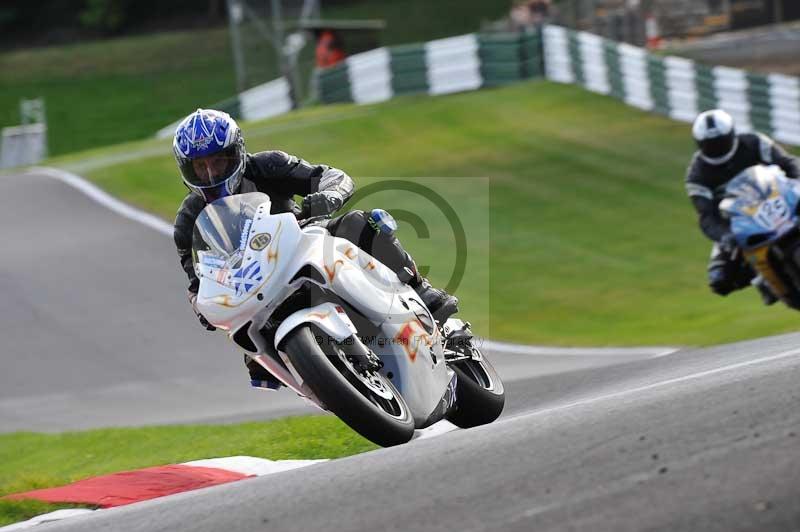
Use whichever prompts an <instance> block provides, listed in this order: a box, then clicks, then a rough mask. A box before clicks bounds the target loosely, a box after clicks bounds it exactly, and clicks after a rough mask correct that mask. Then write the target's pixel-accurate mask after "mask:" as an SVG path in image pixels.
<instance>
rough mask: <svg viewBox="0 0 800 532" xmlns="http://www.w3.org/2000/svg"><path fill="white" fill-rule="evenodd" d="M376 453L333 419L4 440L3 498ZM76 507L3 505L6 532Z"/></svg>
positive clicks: (0, 438)
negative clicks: (250, 464)
mask: <svg viewBox="0 0 800 532" xmlns="http://www.w3.org/2000/svg"><path fill="white" fill-rule="evenodd" d="M374 448H375V445H373V444H372V443H370V442H369V441H367V440H365V439H364V438H362V437H361V436H359V435H358V434H356V433H355V432H353V431H352V430H350V429H349V428H348V427H347V426H345V425H344V423H342V422H341V421H339V420H338V419H337V418H335V417H333V416H314V417H298V418H288V419H281V420H276V421H269V422H265V423H245V424H240V425H223V426H203V425H187V426H172V427H149V428H135V429H106V430H92V431H86V432H67V433H63V434H34V433H15V434H2V435H0V497H2V496H3V495H8V494H11V493H20V492H24V491H28V490H33V489H40V488H47V487H54V486H62V485H64V484H68V483H69V482H74V481H76V480H80V479H83V478H87V477H91V476H97V475H103V474H108V473H115V472H119V471H126V470H131V469H140V468H144V467H150V466H155V465H164V464H175V463H181V462H188V461H190V460H199V459H203V458H215V457H221V456H238V455H244V456H258V457H263V458H269V459H270V460H286V459H313V458H338V457H342V456H348V455H352V454H357V453H361V452H364V451H368V450H371V449H374ZM75 506H76V505H50V504H45V503H39V502H34V501H9V500H0V526H3V525H7V524H9V523H13V522H17V521H21V520H24V519H29V518H31V517H33V516H35V515H39V514H42V513H45V512H49V511H53V510H55V509H57V508H62V507H75Z"/></svg>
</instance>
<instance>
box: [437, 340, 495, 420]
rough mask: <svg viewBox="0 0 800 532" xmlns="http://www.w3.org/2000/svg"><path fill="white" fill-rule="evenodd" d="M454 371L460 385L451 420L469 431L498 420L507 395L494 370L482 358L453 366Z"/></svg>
mask: <svg viewBox="0 0 800 532" xmlns="http://www.w3.org/2000/svg"><path fill="white" fill-rule="evenodd" d="M476 351H477V350H476ZM450 367H451V368H452V369H453V371H455V373H456V375H457V376H458V385H457V386H456V406H455V408H454V409H453V410H452V411H451V412H450V413H448V415H447V420H448V421H450V422H451V423H452V424H454V425H456V426H457V427H461V428H462V429H468V428H470V427H477V426H479V425H486V424H487V423H491V422H492V421H494V420H495V419H497V418H498V417H499V416H500V414H501V413H502V412H503V407H504V406H505V402H506V395H505V390H504V388H503V382H502V381H501V380H500V376H499V375H498V374H497V371H495V369H494V366H492V364H491V363H490V362H489V361H488V360H487V359H486V358H484V357H483V356H481V357H480V359H479V360H460V361H458V362H453V363H452V364H451V365H450Z"/></svg>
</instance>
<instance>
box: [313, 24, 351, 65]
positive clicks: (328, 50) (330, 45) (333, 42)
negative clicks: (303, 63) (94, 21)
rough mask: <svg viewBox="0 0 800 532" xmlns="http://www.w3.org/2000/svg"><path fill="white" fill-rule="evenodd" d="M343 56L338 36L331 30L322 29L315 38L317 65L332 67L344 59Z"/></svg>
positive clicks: (344, 55)
mask: <svg viewBox="0 0 800 532" xmlns="http://www.w3.org/2000/svg"><path fill="white" fill-rule="evenodd" d="M345 57H347V56H346V54H345V53H344V50H343V49H342V42H341V39H339V36H338V35H336V33H334V32H333V31H332V30H322V31H321V32H320V33H319V37H318V38H317V67H319V68H327V67H332V66H334V65H336V64H337V63H340V62H341V61H344V58H345Z"/></svg>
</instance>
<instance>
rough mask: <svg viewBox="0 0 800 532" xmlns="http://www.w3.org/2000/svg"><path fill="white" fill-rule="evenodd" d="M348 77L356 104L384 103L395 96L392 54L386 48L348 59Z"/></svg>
mask: <svg viewBox="0 0 800 532" xmlns="http://www.w3.org/2000/svg"><path fill="white" fill-rule="evenodd" d="M347 76H348V77H349V79H350V92H351V94H352V96H353V101H354V102H356V103H376V102H383V101H386V100H389V99H391V98H392V96H394V91H393V90H392V69H391V54H390V52H389V49H388V48H386V47H384V48H377V49H375V50H370V51H368V52H364V53H360V54H356V55H353V56H350V57H348V58H347Z"/></svg>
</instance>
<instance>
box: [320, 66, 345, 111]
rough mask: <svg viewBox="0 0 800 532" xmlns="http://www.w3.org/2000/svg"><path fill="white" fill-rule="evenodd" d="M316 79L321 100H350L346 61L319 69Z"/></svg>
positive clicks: (327, 101) (330, 101) (329, 101)
mask: <svg viewBox="0 0 800 532" xmlns="http://www.w3.org/2000/svg"><path fill="white" fill-rule="evenodd" d="M318 81H319V97H320V100H321V101H322V102H324V103H332V102H343V101H352V96H351V95H350V78H349V77H348V73H347V64H346V63H341V64H339V65H336V66H334V67H330V68H326V69H324V70H320V71H319V78H318ZM345 94H346V97H345Z"/></svg>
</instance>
